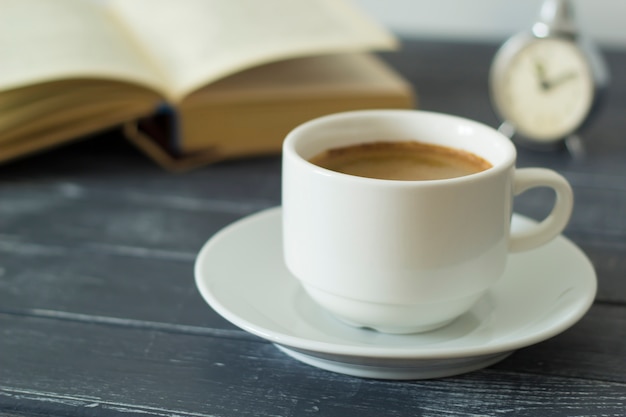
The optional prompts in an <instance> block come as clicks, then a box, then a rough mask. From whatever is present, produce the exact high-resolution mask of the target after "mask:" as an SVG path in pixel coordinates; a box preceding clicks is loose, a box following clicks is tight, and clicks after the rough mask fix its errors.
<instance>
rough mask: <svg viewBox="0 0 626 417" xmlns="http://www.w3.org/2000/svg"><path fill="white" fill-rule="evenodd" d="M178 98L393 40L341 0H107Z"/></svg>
mask: <svg viewBox="0 0 626 417" xmlns="http://www.w3.org/2000/svg"><path fill="white" fill-rule="evenodd" d="M110 6H111V7H112V10H113V11H114V12H115V13H116V14H117V15H118V16H120V19H119V20H120V21H123V22H125V23H126V24H127V26H128V27H127V29H128V30H129V31H130V32H132V33H134V34H135V35H136V37H137V39H138V41H139V42H140V43H141V44H142V45H145V48H146V50H148V51H149V53H150V55H151V56H152V58H153V60H154V61H155V63H156V65H158V66H159V67H160V68H161V69H162V70H163V72H164V73H166V75H167V76H168V77H169V80H170V81H169V84H170V86H171V89H172V91H171V94H172V95H175V96H177V97H178V98H181V97H182V96H184V95H186V94H188V93H189V92H191V91H193V90H194V89H197V88H199V87H201V86H202V85H205V84H207V83H209V82H212V81H215V80H217V79H219V78H222V77H224V76H226V75H230V74H232V73H234V72H237V71H240V70H243V69H247V68H250V67H252V66H255V65H259V64H263V63H267V62H271V61H275V60H278V59H283V58H292V57H297V56H305V55H312V54H321V53H332V52H347V51H363V50H371V49H390V48H393V47H395V39H394V38H393V36H392V35H391V34H389V33H388V32H387V31H385V30H384V29H383V28H382V27H381V26H379V25H377V24H376V23H375V22H373V21H372V20H370V19H369V18H367V17H366V16H365V15H363V14H362V13H361V12H360V11H359V10H358V9H356V8H354V7H353V6H352V5H351V3H347V2H345V1H344V0H236V1H235V0H176V1H172V0H110Z"/></svg>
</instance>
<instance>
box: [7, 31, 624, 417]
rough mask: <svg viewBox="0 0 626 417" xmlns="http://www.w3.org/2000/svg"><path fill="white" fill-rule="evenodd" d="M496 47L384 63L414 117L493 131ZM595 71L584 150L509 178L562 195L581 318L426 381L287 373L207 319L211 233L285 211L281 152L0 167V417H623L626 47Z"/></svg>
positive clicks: (432, 45)
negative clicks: (534, 179) (549, 183)
mask: <svg viewBox="0 0 626 417" xmlns="http://www.w3.org/2000/svg"><path fill="white" fill-rule="evenodd" d="M496 48H497V45H470V44H454V43H441V42H405V44H404V50H403V51H402V52H401V53H385V54H383V57H384V58H385V59H387V60H388V61H389V62H390V63H391V64H392V65H394V66H395V67H396V68H397V69H398V70H399V71H400V72H401V73H403V74H404V75H405V76H406V77H407V78H408V79H409V80H410V81H411V82H413V83H414V85H416V87H417V91H418V95H419V100H420V102H419V105H420V107H421V108H422V109H425V110H434V111H442V112H446V113H453V114H457V115H461V116H466V117H471V118H474V119H476V120H479V121H482V122H484V123H487V124H489V125H492V126H497V119H496V118H495V115H494V113H493V111H492V110H491V105H490V103H489V97H488V94H487V88H486V85H487V84H486V83H487V74H488V69H489V63H490V61H491V58H492V57H493V54H494V53H495V50H496ZM607 58H608V63H609V67H610V69H611V71H612V72H613V75H614V78H613V84H612V89H611V91H610V94H609V95H607V97H606V102H605V105H604V108H603V109H602V112H601V113H600V114H599V116H598V118H597V119H596V121H595V122H594V123H593V124H592V125H590V126H589V128H588V129H587V130H586V131H585V132H584V134H585V139H586V142H585V145H586V146H585V147H586V152H587V154H586V157H585V158H582V159H581V158H573V157H572V156H571V155H569V154H568V153H567V152H564V151H557V152H552V153H539V152H534V151H529V150H527V149H524V148H522V147H520V148H519V149H518V153H519V158H518V165H519V166H520V167H525V166H547V167H551V168H553V169H555V170H557V171H559V172H561V173H562V174H563V175H565V176H566V177H567V178H568V180H569V181H570V182H571V183H572V186H573V188H574V191H575V195H576V203H575V204H576V206H575V210H574V213H573V217H572V221H571V223H570V224H569V225H568V227H567V229H566V231H565V234H566V236H567V237H568V238H570V239H572V240H573V241H574V242H575V243H576V244H578V245H579V246H580V247H581V248H582V249H583V250H584V251H585V253H586V254H587V255H588V256H589V258H590V259H591V261H592V262H593V264H594V267H595V269H596V272H597V274H598V282H599V288H598V295H597V298H596V302H595V304H594V306H593V307H592V308H591V310H590V311H589V313H588V314H587V315H586V316H585V317H584V318H583V319H582V320H581V321H580V322H579V323H577V324H576V325H574V326H573V327H571V328H570V329H568V330H567V331H565V332H563V333H562V334H560V335H557V336H556V337H553V338H552V339H549V340H547V341H544V342H542V343H538V344H536V345H533V346H529V347H527V348H524V349H521V350H519V351H517V352H516V353H514V354H513V355H511V356H510V357H508V358H507V359H505V360H504V361H502V362H500V363H499V364H496V365H494V366H492V367H490V368H488V369H485V370H482V371H478V372H473V373H470V374H466V375H461V376H458V377H452V378H444V379H439V380H431V381H409V382H397V381H377V380H368V379H361V378H354V377H349V376H344V375H339V374H334V373H331V372H327V371H323V370H319V369H316V368H313V367H310V366H308V365H304V364H302V363H299V362H297V361H295V360H293V359H291V358H289V357H287V356H286V355H284V354H283V353H281V352H280V351H278V350H277V349H276V348H275V347H274V346H273V345H271V344H269V343H267V342H265V341H263V340H261V339H259V338H257V337H255V336H252V335H250V334H248V333H246V332H244V331H242V330H240V329H238V328H236V327H235V326H233V325H232V324H230V323H228V322H227V321H226V320H224V319H223V318H221V317H220V316H219V315H218V314H217V313H215V312H214V311H213V310H211V309H210V308H209V307H208V306H207V305H206V304H205V303H204V302H203V300H202V299H201V297H200V296H199V294H198V292H197V290H196V288H195V286H194V282H193V263H194V259H195V256H196V254H197V251H198V250H199V249H200V247H201V246H202V245H203V244H204V242H205V241H206V240H207V239H208V238H209V237H210V236H211V235H213V234H214V233H215V232H216V231H218V230H219V229H221V228H222V227H224V226H226V225H227V224H229V223H231V222H233V221H235V220H237V219H239V218H241V217H243V216H245V215H247V214H250V213H254V212H256V211H259V210H261V209H264V208H267V207H272V206H275V205H278V204H280V173H281V167H280V158H279V157H278V156H271V157H265V158H251V159H247V160H239V161H231V162H223V163H219V164H216V165H213V166H209V167H205V168H202V169H199V170H196V171H193V172H190V173H186V174H182V175H172V174H169V173H166V172H163V171H162V170H161V169H160V168H158V167H156V166H154V165H153V164H152V163H151V162H150V161H148V160H147V159H146V158H145V156H144V155H142V154H141V153H139V152H138V151H136V150H135V149H134V148H133V147H132V146H131V145H129V144H128V143H127V142H126V141H125V140H124V139H123V138H122V137H121V135H120V133H119V132H118V131H117V130H111V131H108V132H103V133H102V134H100V135H95V136H93V137H91V138H87V139H86V140H84V141H82V142H78V143H74V144H71V145H67V146H64V147H62V148H59V149H57V150H53V151H51V152H48V153H46V154H42V155H37V156H33V157H30V158H28V159H24V160H21V161H15V162H12V163H11V164H8V165H5V166H2V167H0V415H6V416H11V417H18V416H19V417H24V416H103V417H108V416H128V415H133V416H136V415H154V416H218V417H226V416H244V417H245V416H298V417H300V416H315V415H319V416H342V417H343V416H355V415H358V416H360V417H363V416H377V417H378V416H407V415H411V416H467V415H470V416H471V415H475V416H624V415H626V279H625V278H626V141H624V140H623V135H624V132H626V118H625V117H624V115H626V75H624V74H626V54H624V53H616V52H608V53H607ZM552 199H553V197H552V195H551V194H550V193H549V192H546V191H545V190H534V191H532V192H530V193H528V194H527V195H524V196H522V197H520V198H518V199H517V201H516V211H517V212H519V213H522V214H524V215H527V216H530V217H533V218H536V219H538V218H541V217H543V216H544V215H545V214H546V213H547V212H548V211H549V207H550V205H551V204H552ZM242 257H245V254H242ZM529 308H532V306H529Z"/></svg>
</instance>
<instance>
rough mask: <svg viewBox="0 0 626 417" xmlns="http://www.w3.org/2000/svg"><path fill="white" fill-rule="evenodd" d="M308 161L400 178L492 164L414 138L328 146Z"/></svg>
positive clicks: (433, 176) (456, 173)
mask: <svg viewBox="0 0 626 417" xmlns="http://www.w3.org/2000/svg"><path fill="white" fill-rule="evenodd" d="M309 162H311V163H313V164H315V165H318V166H321V167H322V168H326V169H330V170H332V171H336V172H341V173H344V174H349V175H355V176H359V177H366V178H378V179H386V180H404V181H424V180H437V179H447V178H456V177H462V176H466V175H471V174H475V173H477V172H481V171H484V170H486V169H489V168H491V166H492V165H491V164H490V163H489V162H488V161H486V160H485V159H483V158H481V157H480V156H478V155H474V154H473V153H471V152H467V151H464V150H461V149H455V148H450V147H446V146H440V145H433V144H429V143H423V142H416V141H397V142H384V141H380V142H371V143H360V144H356V145H350V146H345V147H339V148H332V149H328V150H326V151H324V152H322V153H320V154H317V155H315V156H314V157H312V158H311V159H309Z"/></svg>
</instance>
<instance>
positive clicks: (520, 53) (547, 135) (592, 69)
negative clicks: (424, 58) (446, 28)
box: [489, 0, 608, 149]
mask: <svg viewBox="0 0 626 417" xmlns="http://www.w3.org/2000/svg"><path fill="white" fill-rule="evenodd" d="M572 7H573V6H572V5H571V3H570V2H569V0H546V1H545V2H544V3H543V5H542V7H541V12H540V18H539V20H538V21H537V22H536V23H535V24H534V25H533V26H532V30H530V31H528V32H522V33H519V34H517V35H515V36H513V37H512V38H510V39H509V40H507V41H506V42H505V43H504V44H503V45H502V47H501V48H500V49H499V50H498V52H497V53H496V55H495V57H494V59H493V63H492V67H491V71H490V74H489V88H490V97H491V100H492V103H493V107H494V109H495V111H496V113H497V115H498V116H499V118H500V119H501V121H502V124H501V126H500V130H501V131H502V132H504V133H505V134H507V135H508V136H509V137H511V138H513V140H515V141H518V142H520V143H522V144H524V145H528V146H530V147H534V148H538V149H553V148H555V147H558V146H559V145H562V144H564V143H565V144H567V143H566V142H567V141H568V140H575V139H576V140H577V139H578V138H579V136H578V132H579V131H580V129H581V128H583V127H584V126H585V125H586V124H587V123H588V121H589V120H590V118H591V116H592V115H593V114H594V113H595V112H596V110H597V106H598V103H599V101H600V97H601V95H602V92H603V91H604V90H605V88H606V85H607V83H608V74H607V71H606V67H605V64H604V61H603V59H602V57H601V55H600V54H599V52H598V51H597V49H596V48H595V47H594V45H593V44H592V43H591V42H590V41H589V40H588V39H586V38H583V37H582V36H581V35H580V34H579V32H578V30H577V28H576V25H575V22H574V19H573V10H572Z"/></svg>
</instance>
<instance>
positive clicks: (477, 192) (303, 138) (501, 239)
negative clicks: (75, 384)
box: [282, 110, 573, 333]
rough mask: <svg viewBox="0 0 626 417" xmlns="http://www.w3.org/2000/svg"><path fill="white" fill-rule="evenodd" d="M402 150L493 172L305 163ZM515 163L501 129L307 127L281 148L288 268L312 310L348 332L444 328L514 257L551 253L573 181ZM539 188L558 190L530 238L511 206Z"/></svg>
mask: <svg viewBox="0 0 626 417" xmlns="http://www.w3.org/2000/svg"><path fill="white" fill-rule="evenodd" d="M407 140H415V141H419V142H423V143H431V144H436V145H442V146H446V147H451V148H455V149H462V150H465V151H468V152H471V153H473V154H475V155H478V156H480V157H482V158H483V159H485V160H487V161H488V162H490V163H491V165H492V167H491V168H488V169H486V170H484V171H482V172H478V173H474V174H471V175H467V176H462V177H457V178H451V179H437V180H426V181H398V180H386V179H372V178H364V177H358V176H354V175H348V174H342V173H339V172H335V171H331V170H328V169H325V168H322V167H320V166H317V165H314V164H313V163H311V162H309V161H308V160H309V159H310V158H311V157H313V156H314V155H316V154H318V153H320V152H322V151H324V150H327V149H330V148H335V147H342V146H347V145H352V144H357V143H366V142H373V141H407ZM515 158H516V151H515V147H514V146H513V144H512V143H511V141H510V140H509V139H508V138H507V137H506V136H504V135H503V134H501V133H500V132H498V131H497V130H495V129H492V128H491V127H488V126H486V125H483V124H480V123H477V122H474V121H471V120H467V119H464V118H460V117H455V116H450V115H444V114H438V113H431V112H424V111H414V110H365V111H354V112H346V113H339V114H334V115H329V116H325V117H321V118H318V119H315V120H312V121H309V122H306V123H304V124H302V125H300V126H298V127H297V128H295V129H294V130H293V131H291V132H290V133H289V134H288V135H287V137H286V139H285V141H284V144H283V173H282V178H283V182H282V193H283V194H282V199H283V201H282V205H283V239H284V257H285V262H286V265H287V268H288V269H289V270H290V272H291V273H292V274H293V275H294V276H295V277H296V278H297V279H298V280H299V281H300V283H301V284H302V286H303V287H304V289H305V290H306V292H307V293H308V294H309V295H310V296H311V297H312V299H313V300H315V301H316V302H317V303H318V304H319V305H320V306H321V307H323V308H324V309H326V310H327V311H329V312H330V313H331V314H333V315H334V316H336V317H337V318H339V319H340V320H342V321H344V322H346V323H348V324H352V325H355V326H362V327H367V328H372V329H375V330H378V331H381V332H386V333H414V332H422V331H427V330H431V329H434V328H438V327H441V326H444V325H446V324H447V323H449V322H451V321H452V320H454V319H455V318H457V317H459V316H460V315H462V314H463V313H465V312H466V311H468V310H469V309H470V308H471V307H472V305H474V303H475V302H476V301H477V300H478V299H479V298H480V297H481V296H482V295H483V294H484V293H485V292H486V291H487V290H488V289H489V288H490V287H491V286H492V285H493V284H494V283H495V282H496V281H497V280H498V279H499V278H500V277H501V275H502V274H503V272H504V268H505V264H506V261H507V257H508V254H509V253H511V252H515V251H523V250H528V249H532V248H536V247H538V246H541V245H543V244H545V243H547V242H548V241H550V240H551V239H553V238H554V237H556V236H557V235H558V234H559V233H561V231H562V230H563V228H564V227H565V226H566V224H567V222H568V221H569V217H570V214H571V211H572V207H573V195H572V190H571V187H570V185H569V184H568V182H567V181H566V180H565V179H564V178H563V177H562V176H560V175H559V174H557V173H555V172H554V171H551V170H548V169H543V168H524V169H515ZM533 187H550V188H552V189H554V191H555V192H556V202H555V205H554V208H553V209H552V212H551V213H550V214H549V215H548V216H547V218H546V219H545V220H543V221H542V222H540V223H538V224H537V226H536V227H535V228H533V229H532V230H528V231H525V232H524V233H511V232H510V225H511V216H512V206H513V197H514V196H515V195H517V194H520V193H522V192H524V191H526V190H527V189H529V188H533Z"/></svg>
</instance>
